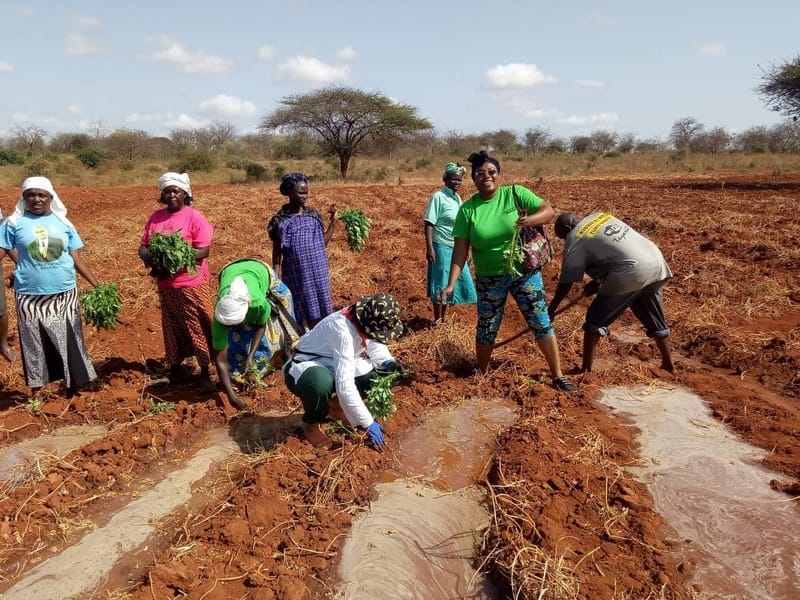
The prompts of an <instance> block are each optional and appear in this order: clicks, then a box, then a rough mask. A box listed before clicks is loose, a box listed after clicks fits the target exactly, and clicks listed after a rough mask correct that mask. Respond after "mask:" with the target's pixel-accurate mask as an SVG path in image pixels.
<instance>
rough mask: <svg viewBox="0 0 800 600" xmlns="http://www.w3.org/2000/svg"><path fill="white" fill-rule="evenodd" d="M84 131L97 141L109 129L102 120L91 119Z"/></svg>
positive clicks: (109, 131) (105, 134)
mask: <svg viewBox="0 0 800 600" xmlns="http://www.w3.org/2000/svg"><path fill="white" fill-rule="evenodd" d="M86 131H87V133H88V134H89V135H90V136H92V139H93V140H94V141H95V142H99V141H100V140H102V139H103V138H105V137H106V136H107V135H108V134H109V133H111V130H110V129H109V128H108V127H106V126H105V124H104V123H103V122H102V121H92V122H91V123H89V124H88V125H87V126H86Z"/></svg>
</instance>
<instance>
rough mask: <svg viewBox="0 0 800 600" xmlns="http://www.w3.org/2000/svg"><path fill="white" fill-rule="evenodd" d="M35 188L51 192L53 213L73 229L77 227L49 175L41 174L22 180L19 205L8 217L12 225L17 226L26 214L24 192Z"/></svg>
mask: <svg viewBox="0 0 800 600" xmlns="http://www.w3.org/2000/svg"><path fill="white" fill-rule="evenodd" d="M33 189H36V190H44V191H45V192H47V193H49V194H50V195H51V196H52V197H53V201H52V202H51V203H50V210H51V211H52V213H53V214H54V215H55V216H56V217H58V218H59V219H60V220H61V222H62V223H64V224H65V225H67V226H68V227H72V228H73V229H74V228H75V226H74V225H73V224H72V222H71V221H70V220H69V219H68V218H67V207H66V206H64V203H63V202H62V201H61V198H59V197H58V194H57V193H56V190H55V189H54V188H53V184H52V183H51V182H50V180H49V179H48V178H47V177H39V176H36V177H28V178H27V179H26V180H25V181H23V182H22V192H21V193H20V195H19V200H17V205H16V206H15V207H14V212H13V213H11V214H10V215H9V217H8V222H9V223H10V224H11V226H13V227H16V226H17V219H19V218H20V217H21V216H22V215H24V214H25V197H24V196H23V194H24V193H25V192H27V191H28V190H33Z"/></svg>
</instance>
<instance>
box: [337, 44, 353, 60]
mask: <svg viewBox="0 0 800 600" xmlns="http://www.w3.org/2000/svg"><path fill="white" fill-rule="evenodd" d="M356 56H358V54H357V53H356V51H355V49H354V48H353V47H352V46H345V47H344V48H341V49H340V50H339V51H338V52H337V53H336V58H338V59H339V60H343V61H344V62H351V61H353V60H354V59H355V58H356Z"/></svg>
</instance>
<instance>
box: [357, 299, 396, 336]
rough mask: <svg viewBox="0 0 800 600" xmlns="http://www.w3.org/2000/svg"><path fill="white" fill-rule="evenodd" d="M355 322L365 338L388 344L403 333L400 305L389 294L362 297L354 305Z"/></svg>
mask: <svg viewBox="0 0 800 600" xmlns="http://www.w3.org/2000/svg"><path fill="white" fill-rule="evenodd" d="M355 313H356V320H357V321H358V324H359V325H361V329H363V330H364V333H366V334H367V336H369V337H371V338H372V339H374V340H377V341H379V342H384V343H385V342H388V341H389V340H393V339H395V338H396V337H398V336H399V335H400V334H401V333H403V323H402V321H400V305H399V304H398V303H397V300H395V299H394V298H393V297H392V296H390V295H389V294H371V295H369V296H362V297H361V298H359V299H358V301H357V302H356V304H355Z"/></svg>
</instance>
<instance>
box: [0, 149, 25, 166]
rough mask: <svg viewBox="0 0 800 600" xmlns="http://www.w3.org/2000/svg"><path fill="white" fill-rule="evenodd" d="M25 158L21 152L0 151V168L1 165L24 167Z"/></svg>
mask: <svg viewBox="0 0 800 600" xmlns="http://www.w3.org/2000/svg"><path fill="white" fill-rule="evenodd" d="M24 164H25V157H24V156H23V155H22V153H21V152H19V151H17V150H12V149H11V148H2V149H0V166H3V165H24Z"/></svg>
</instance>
